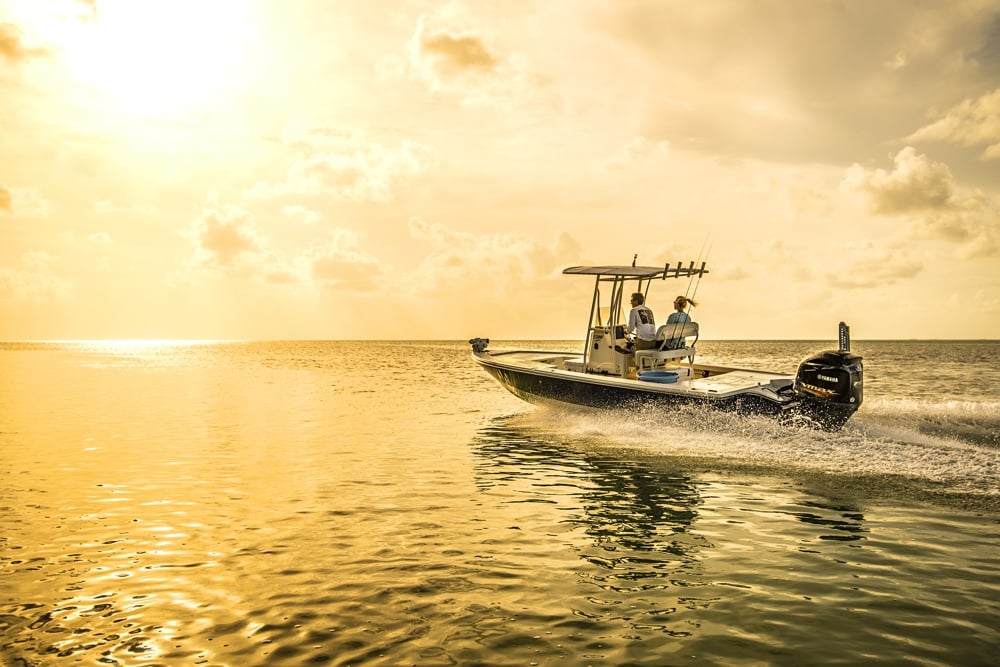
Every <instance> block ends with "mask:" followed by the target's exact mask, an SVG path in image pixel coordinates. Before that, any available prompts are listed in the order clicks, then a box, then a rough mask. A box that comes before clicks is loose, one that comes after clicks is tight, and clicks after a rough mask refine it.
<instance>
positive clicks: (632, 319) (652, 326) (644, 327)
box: [626, 305, 656, 340]
mask: <svg viewBox="0 0 1000 667" xmlns="http://www.w3.org/2000/svg"><path fill="white" fill-rule="evenodd" d="M626 330H627V331H628V332H629V333H635V334H636V335H637V336H639V338H641V339H642V340H656V317H655V316H654V315H653V311H652V310H650V309H649V307H648V306H645V305H642V306H636V307H635V308H633V309H632V310H630V311H629V312H628V326H627V327H626Z"/></svg>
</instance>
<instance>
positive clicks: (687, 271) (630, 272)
mask: <svg viewBox="0 0 1000 667" xmlns="http://www.w3.org/2000/svg"><path fill="white" fill-rule="evenodd" d="M563 273H565V274H570V275H577V276H613V277H616V278H643V279H646V280H652V279H653V278H687V277H688V276H693V275H702V274H705V273H708V269H706V268H705V264H704V263H702V264H701V266H699V267H696V266H695V265H694V262H691V263H690V264H689V265H688V266H683V265H682V264H680V263H677V264H676V265H675V266H670V263H669V262H668V263H667V265H666V266H571V267H569V268H568V269H563Z"/></svg>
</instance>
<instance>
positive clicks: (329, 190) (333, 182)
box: [247, 122, 437, 202]
mask: <svg viewBox="0 0 1000 667" xmlns="http://www.w3.org/2000/svg"><path fill="white" fill-rule="evenodd" d="M283 139H284V141H285V142H286V143H288V144H289V145H291V146H293V147H295V148H296V150H297V152H298V153H299V154H298V156H297V157H296V159H295V161H294V162H293V163H292V165H291V167H290V168H289V170H288V175H287V177H286V179H285V180H284V181H282V182H278V183H258V184H257V185H256V186H254V188H252V189H251V190H250V191H249V192H248V193H247V194H248V195H249V196H251V197H257V198H277V197H283V196H287V195H312V196H328V197H332V198H334V199H337V200H341V201H352V202H364V201H373V202H389V201H392V200H393V198H394V194H393V188H394V186H395V184H396V182H397V181H398V180H399V179H400V178H402V177H404V176H414V175H418V174H421V173H424V172H426V171H428V170H429V169H431V168H432V167H433V166H434V165H435V164H436V163H437V152H436V151H435V150H434V149H433V148H431V147H430V146H427V145H424V144H420V143H417V142H414V141H409V140H406V139H404V140H403V141H401V142H400V143H399V144H398V145H397V146H395V147H391V146H385V145H383V144H381V143H378V142H374V141H370V140H369V139H368V138H367V137H366V136H365V135H364V133H362V132H360V131H356V130H347V129H340V128H336V127H332V126H327V125H322V124H320V125H305V124H302V123H299V122H293V123H291V124H290V126H289V127H287V128H286V130H285V133H284V136H283Z"/></svg>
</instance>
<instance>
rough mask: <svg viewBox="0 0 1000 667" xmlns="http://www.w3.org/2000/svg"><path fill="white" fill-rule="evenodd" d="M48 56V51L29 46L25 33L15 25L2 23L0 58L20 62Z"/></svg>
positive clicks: (0, 30)
mask: <svg viewBox="0 0 1000 667" xmlns="http://www.w3.org/2000/svg"><path fill="white" fill-rule="evenodd" d="M46 55H48V50H47V49H43V48H41V47H36V46H29V45H28V44H27V42H26V41H25V39H24V32H23V31H22V30H21V29H20V28H19V27H17V25H15V24H13V23H0V58H5V59H7V60H9V61H11V62H20V61H23V60H28V59H29V58H36V57H40V56H46Z"/></svg>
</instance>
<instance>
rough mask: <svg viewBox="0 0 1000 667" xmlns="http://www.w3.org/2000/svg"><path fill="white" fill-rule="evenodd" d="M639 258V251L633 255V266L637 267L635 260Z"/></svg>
mask: <svg viewBox="0 0 1000 667" xmlns="http://www.w3.org/2000/svg"><path fill="white" fill-rule="evenodd" d="M637 259H639V253H635V254H634V255H632V266H633V267H635V260H637Z"/></svg>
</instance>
